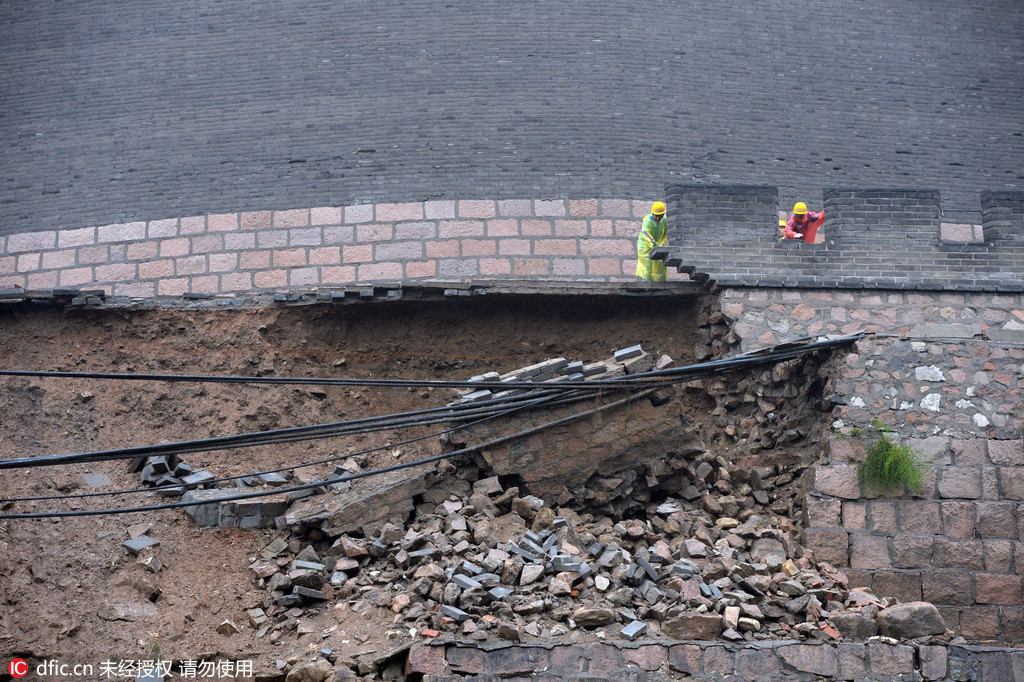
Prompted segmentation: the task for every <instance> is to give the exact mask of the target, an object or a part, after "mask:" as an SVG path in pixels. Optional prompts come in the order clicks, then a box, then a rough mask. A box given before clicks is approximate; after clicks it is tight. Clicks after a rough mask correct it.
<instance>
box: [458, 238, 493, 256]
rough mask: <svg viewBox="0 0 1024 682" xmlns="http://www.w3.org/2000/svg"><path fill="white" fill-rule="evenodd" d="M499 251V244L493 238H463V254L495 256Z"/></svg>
mask: <svg viewBox="0 0 1024 682" xmlns="http://www.w3.org/2000/svg"><path fill="white" fill-rule="evenodd" d="M497 253H498V247H497V244H496V243H495V241H494V240H493V239H463V240H462V255H463V256H494V255H497Z"/></svg>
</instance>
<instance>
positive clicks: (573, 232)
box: [555, 220, 587, 237]
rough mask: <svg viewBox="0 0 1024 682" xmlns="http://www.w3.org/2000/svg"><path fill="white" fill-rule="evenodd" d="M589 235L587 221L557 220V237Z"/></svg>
mask: <svg viewBox="0 0 1024 682" xmlns="http://www.w3.org/2000/svg"><path fill="white" fill-rule="evenodd" d="M586 235H587V221H586V220H556V221H555V236H556V237H585V236H586Z"/></svg>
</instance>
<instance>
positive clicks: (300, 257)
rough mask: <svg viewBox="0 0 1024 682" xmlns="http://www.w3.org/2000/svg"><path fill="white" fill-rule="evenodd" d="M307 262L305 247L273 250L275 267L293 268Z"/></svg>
mask: <svg viewBox="0 0 1024 682" xmlns="http://www.w3.org/2000/svg"><path fill="white" fill-rule="evenodd" d="M308 263H309V261H308V260H307V256H306V250H305V249H278V250H277V251H274V267H275V268H295V267H301V266H303V265H306V264H308Z"/></svg>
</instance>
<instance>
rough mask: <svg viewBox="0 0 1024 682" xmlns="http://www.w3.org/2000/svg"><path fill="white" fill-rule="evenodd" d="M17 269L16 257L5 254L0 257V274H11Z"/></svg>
mask: <svg viewBox="0 0 1024 682" xmlns="http://www.w3.org/2000/svg"><path fill="white" fill-rule="evenodd" d="M17 271H18V258H17V257H16V256H6V257H3V258H0V275H5V274H6V275H11V274H14V273H15V272H17Z"/></svg>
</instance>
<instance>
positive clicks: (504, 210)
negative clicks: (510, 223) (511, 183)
mask: <svg viewBox="0 0 1024 682" xmlns="http://www.w3.org/2000/svg"><path fill="white" fill-rule="evenodd" d="M498 215H500V216H508V217H510V218H528V217H530V216H532V215H534V213H533V202H532V201H530V200H529V199H502V200H500V201H498Z"/></svg>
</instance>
